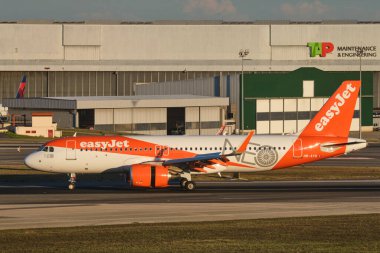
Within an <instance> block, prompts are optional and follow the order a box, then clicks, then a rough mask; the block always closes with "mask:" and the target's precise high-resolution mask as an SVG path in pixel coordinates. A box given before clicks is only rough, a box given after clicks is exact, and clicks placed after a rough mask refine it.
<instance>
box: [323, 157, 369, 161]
mask: <svg viewBox="0 0 380 253" xmlns="http://www.w3.org/2000/svg"><path fill="white" fill-rule="evenodd" d="M373 159H375V158H370V157H333V158H328V160H373Z"/></svg>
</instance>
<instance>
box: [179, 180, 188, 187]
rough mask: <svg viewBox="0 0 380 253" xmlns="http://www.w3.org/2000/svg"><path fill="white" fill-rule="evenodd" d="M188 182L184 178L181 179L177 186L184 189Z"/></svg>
mask: <svg viewBox="0 0 380 253" xmlns="http://www.w3.org/2000/svg"><path fill="white" fill-rule="evenodd" d="M187 182H189V181H188V180H187V179H186V178H182V179H181V181H180V182H179V185H180V186H181V188H185V185H186V183H187Z"/></svg>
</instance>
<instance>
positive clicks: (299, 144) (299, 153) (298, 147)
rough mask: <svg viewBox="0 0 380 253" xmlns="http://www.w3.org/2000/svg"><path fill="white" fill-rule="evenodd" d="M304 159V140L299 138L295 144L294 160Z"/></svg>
mask: <svg viewBox="0 0 380 253" xmlns="http://www.w3.org/2000/svg"><path fill="white" fill-rule="evenodd" d="M302 157H303V146H302V139H301V138H298V139H297V140H296V141H295V142H294V144H293V158H302Z"/></svg>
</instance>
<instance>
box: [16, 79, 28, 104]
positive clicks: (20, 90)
mask: <svg viewBox="0 0 380 253" xmlns="http://www.w3.org/2000/svg"><path fill="white" fill-rule="evenodd" d="M25 86H26V75H23V76H22V79H21V82H20V86H19V87H18V90H17V94H16V98H24V92H25Z"/></svg>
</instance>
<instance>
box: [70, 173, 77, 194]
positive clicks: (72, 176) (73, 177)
mask: <svg viewBox="0 0 380 253" xmlns="http://www.w3.org/2000/svg"><path fill="white" fill-rule="evenodd" d="M76 179H77V176H76V174H75V173H70V179H69V186H68V187H69V190H74V189H75V183H76Z"/></svg>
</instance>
